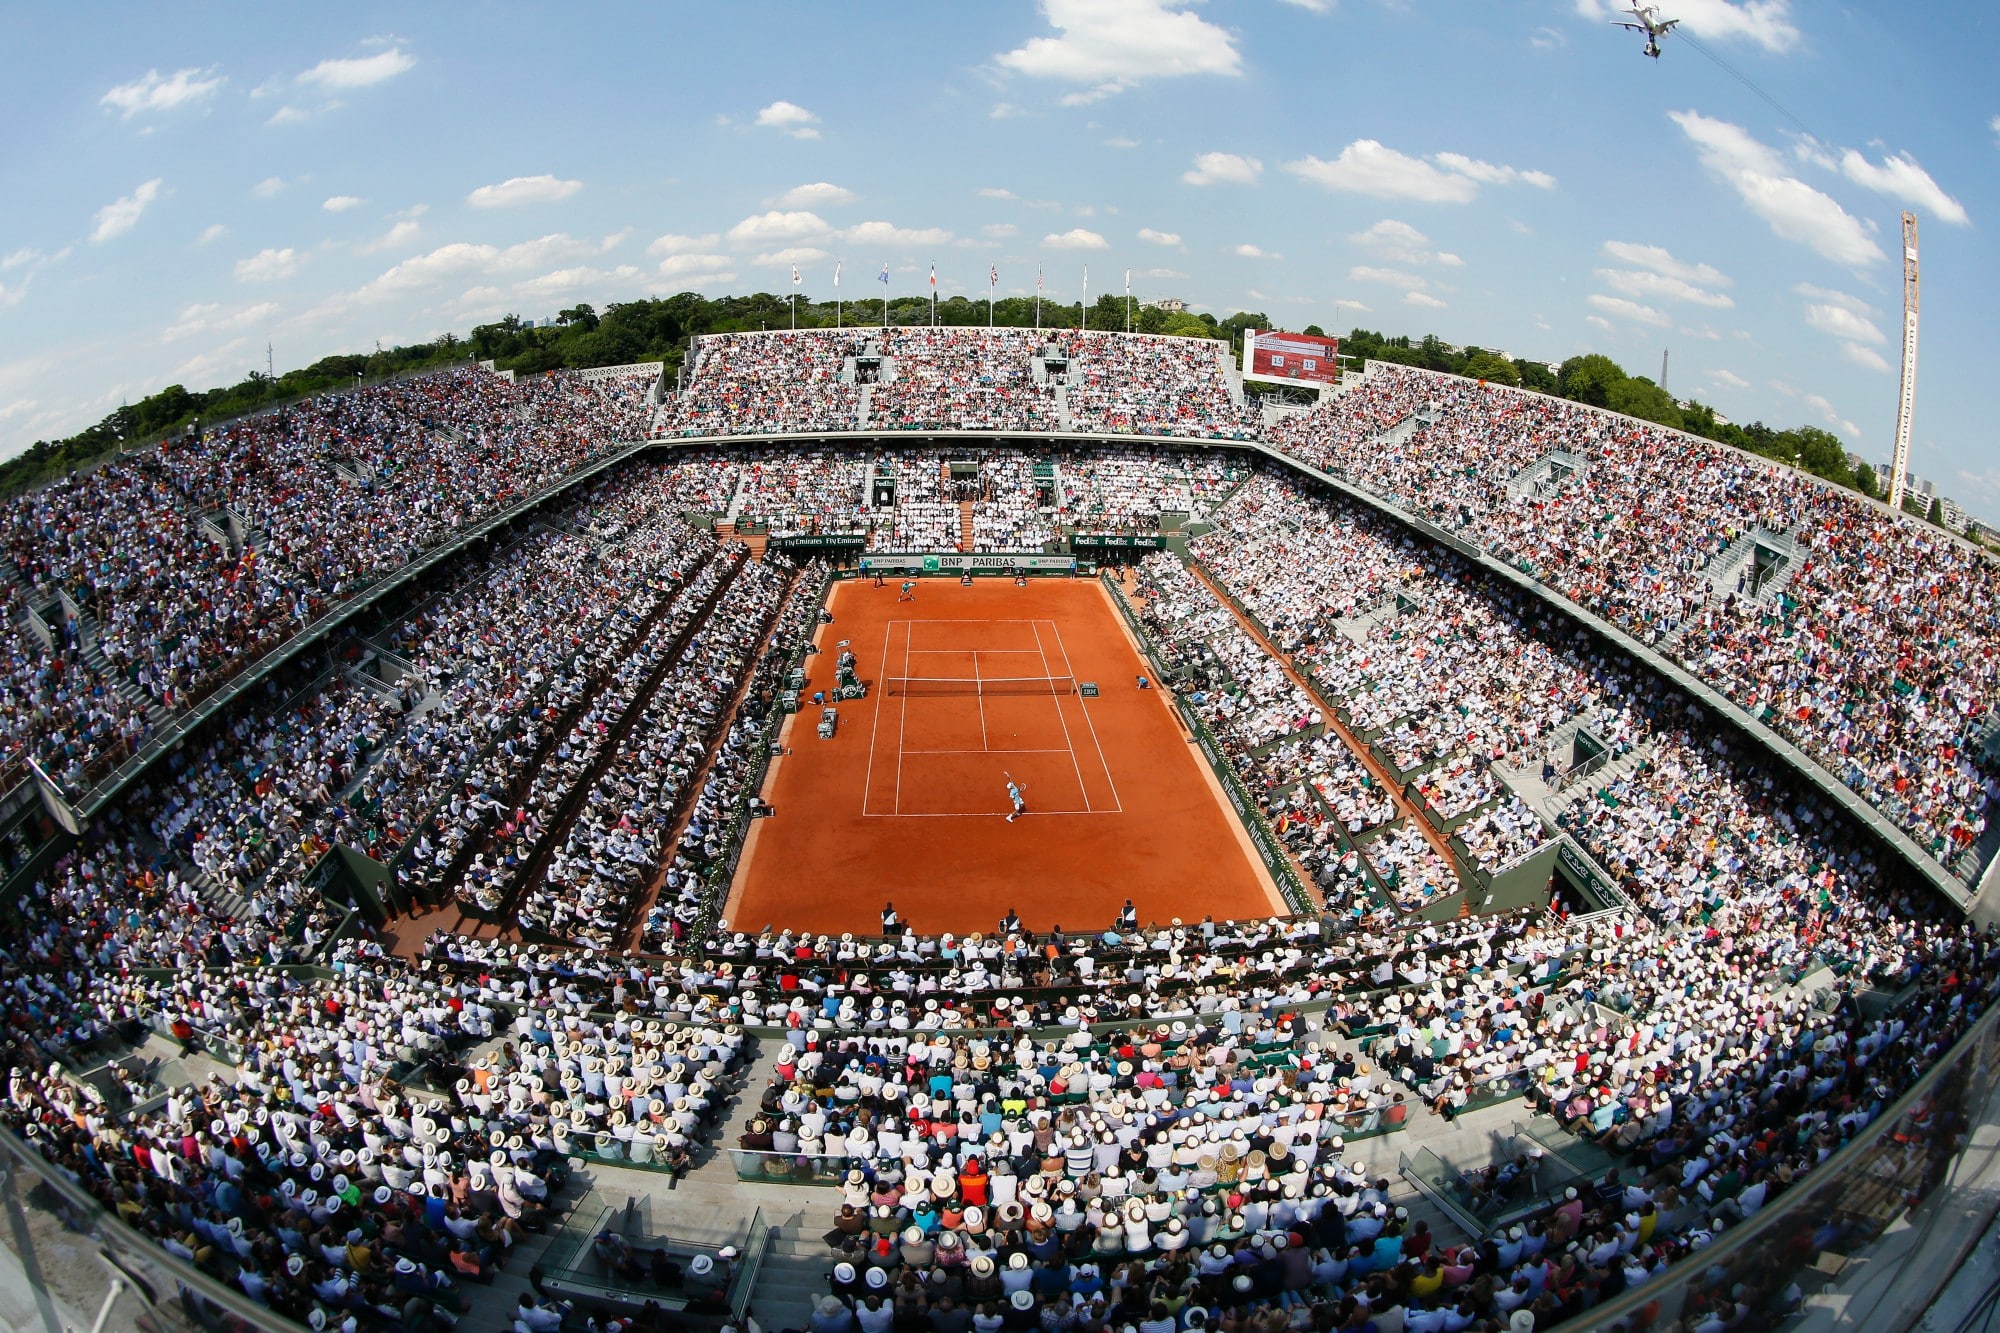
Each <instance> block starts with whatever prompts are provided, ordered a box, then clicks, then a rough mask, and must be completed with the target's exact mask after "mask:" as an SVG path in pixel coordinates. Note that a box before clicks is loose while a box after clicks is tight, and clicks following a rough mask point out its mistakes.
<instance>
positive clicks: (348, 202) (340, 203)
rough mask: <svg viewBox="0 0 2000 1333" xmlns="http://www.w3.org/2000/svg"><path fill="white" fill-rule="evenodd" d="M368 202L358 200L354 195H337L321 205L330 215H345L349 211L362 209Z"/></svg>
mask: <svg viewBox="0 0 2000 1333" xmlns="http://www.w3.org/2000/svg"><path fill="white" fill-rule="evenodd" d="M367 202H368V201H367V200H366V199H360V198H356V197H355V196H354V195H351V194H336V195H334V196H333V197H332V198H330V199H328V200H326V201H325V202H323V203H321V204H320V207H321V208H324V209H325V210H326V211H327V212H329V213H345V212H346V211H347V210H348V209H350V208H359V207H361V205H363V204H365V203H367Z"/></svg>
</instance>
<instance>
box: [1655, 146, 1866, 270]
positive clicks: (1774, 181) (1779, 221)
mask: <svg viewBox="0 0 2000 1333" xmlns="http://www.w3.org/2000/svg"><path fill="white" fill-rule="evenodd" d="M1668 114H1669V115H1670V116H1671V117H1672V119H1673V122H1674V123H1675V124H1676V125H1679V126H1680V127H1681V131H1682V132H1683V133H1684V134H1686V135H1687V136H1688V139H1689V140H1690V141H1691V142H1692V143H1693V144H1694V146H1695V152H1696V155H1697V156H1698V157H1699V158H1700V159H1701V163H1702V165H1703V166H1705V167H1707V168H1708V169H1709V171H1711V172H1713V173H1714V174H1715V175H1716V176H1717V177H1719V178H1720V179H1721V180H1722V181H1723V182H1725V183H1726V184H1727V185H1729V187H1730V188H1732V189H1733V190H1735V191H1736V193H1737V195H1738V196H1739V197H1741V198H1742V200H1743V203H1744V205H1745V206H1746V207H1748V208H1749V210H1750V211H1751V212H1753V213H1755V214H1756V215H1757V216H1758V217H1760V218H1762V219H1764V221H1765V223H1766V224H1767V225H1768V226H1769V227H1770V228H1771V230H1772V232H1773V233H1774V234H1776V235H1777V236H1779V237H1780V238H1781V239H1784V240H1787V241H1796V242H1798V243H1799V244H1801V245H1804V246H1807V247H1809V248H1810V249H1812V250H1813V251H1815V252H1816V253H1818V254H1819V255H1821V256H1822V257H1824V258H1826V259H1830V260H1832V261H1833V262H1834V263H1836V264H1845V265H1848V266H1850V267H1856V266H1859V265H1862V264H1867V263H1871V262H1878V261H1880V260H1881V259H1882V258H1883V254H1882V248H1881V247H1880V246H1879V245H1877V244H1876V243H1875V241H1874V239H1873V238H1872V237H1871V236H1869V234H1868V232H1867V229H1866V228H1864V227H1863V226H1862V225H1861V223H1860V222H1858V221H1857V220H1855V218H1854V217H1853V216H1852V215H1851V214H1850V213H1848V211H1847V210H1846V209H1844V208H1842V207H1841V206H1840V205H1839V204H1837V203H1835V202H1834V201H1833V200H1832V199H1831V198H1829V197H1828V196H1827V195H1824V194H1822V193H1820V192H1819V191H1818V190H1815V189H1814V188H1813V187H1812V186H1810V185H1808V184H1806V183H1805V182H1804V181H1802V180H1800V179H1799V178H1798V177H1796V176H1793V175H1791V174H1790V173H1789V172H1787V171H1786V169H1785V165H1784V161H1783V159H1782V158H1780V157H1779V155H1778V154H1777V153H1776V152H1775V151H1774V150H1772V149H1771V148H1769V147H1767V146H1766V145H1764V144H1762V143H1760V142H1758V141H1757V140H1756V139H1754V138H1752V137H1751V136H1750V135H1749V134H1748V133H1747V132H1745V131H1744V129H1743V128H1742V127H1741V126H1738V125H1732V124H1730V123H1729V122H1728V121H1725V120H1714V119H1711V118H1710V117H1708V116H1704V115H1702V114H1701V113H1700V112H1697V111H1674V112H1669V113H1668Z"/></svg>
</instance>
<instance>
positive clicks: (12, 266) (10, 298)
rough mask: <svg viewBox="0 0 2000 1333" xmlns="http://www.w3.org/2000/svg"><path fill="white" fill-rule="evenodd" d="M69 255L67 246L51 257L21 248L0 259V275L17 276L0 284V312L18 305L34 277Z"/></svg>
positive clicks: (27, 248) (37, 251) (30, 249)
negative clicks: (9, 274) (10, 274)
mask: <svg viewBox="0 0 2000 1333" xmlns="http://www.w3.org/2000/svg"><path fill="white" fill-rule="evenodd" d="M69 255H70V247H69V246H64V247H63V248H62V249H60V250H58V251H56V252H55V253H54V254H52V255H51V254H44V253H43V252H42V251H40V250H36V249H32V248H29V247H23V248H21V249H19V250H15V251H13V252H11V253H10V254H8V255H7V256H6V257H5V258H0V273H12V274H17V275H18V276H17V277H15V278H14V279H13V281H12V282H0V310H5V309H7V308H8V307H10V306H15V305H19V304H20V302H21V299H22V298H23V297H25V296H26V295H27V294H28V287H29V286H30V284H32V283H33V282H34V280H35V275H36V274H38V273H40V272H41V271H42V270H43V269H45V268H48V267H49V266H50V265H53V264H60V263H61V262H62V261H63V260H65V259H68V258H69Z"/></svg>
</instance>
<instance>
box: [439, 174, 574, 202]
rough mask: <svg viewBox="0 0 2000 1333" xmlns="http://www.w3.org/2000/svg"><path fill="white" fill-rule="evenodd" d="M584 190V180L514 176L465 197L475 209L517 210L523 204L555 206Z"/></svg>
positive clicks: (482, 187)
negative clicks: (557, 202)
mask: <svg viewBox="0 0 2000 1333" xmlns="http://www.w3.org/2000/svg"><path fill="white" fill-rule="evenodd" d="M582 188H583V182H582V181H566V180H561V179H558V178H557V177H555V176H550V175H541V176H511V177H509V178H508V179H506V180H504V181H501V182H500V183H499V184H498V185H482V186H480V187H479V188H478V189H476V190H474V191H473V192H472V193H471V194H468V195H466V196H465V202H466V203H468V204H471V205H472V206H473V207H474V208H513V207H516V206H517V205H520V204H553V203H555V202H556V201H557V200H560V199H567V198H569V197H570V196H571V195H573V194H575V193H576V192H577V191H578V190H581V189H582Z"/></svg>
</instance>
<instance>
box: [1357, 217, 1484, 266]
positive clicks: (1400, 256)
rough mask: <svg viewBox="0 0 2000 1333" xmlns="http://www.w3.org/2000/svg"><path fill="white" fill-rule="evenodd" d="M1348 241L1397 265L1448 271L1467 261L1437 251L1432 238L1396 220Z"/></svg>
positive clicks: (1386, 219) (1382, 222)
mask: <svg viewBox="0 0 2000 1333" xmlns="http://www.w3.org/2000/svg"><path fill="white" fill-rule="evenodd" d="M1347 239H1348V240H1350V241H1352V242H1353V243H1354V244H1356V245H1358V246H1361V247H1362V248H1363V249H1365V250H1368V251H1369V252H1371V253H1372V254H1374V255H1376V256H1377V257H1379V258H1382V259H1386V260H1389V261H1391V262H1393V263H1397V264H1437V265H1440V266H1441V267H1444V268H1463V267H1464V266H1465V261H1464V260H1463V259H1460V258H1459V257H1458V256H1457V255H1455V254H1452V253H1451V252H1450V251H1448V250H1433V249H1432V248H1431V238H1430V237H1428V236H1426V235H1424V234H1423V233H1422V232H1420V231H1418V230H1417V229H1416V228H1415V227H1412V226H1411V225H1410V224H1409V223H1407V222H1399V221H1397V220H1396V219H1395V218H1383V219H1382V220H1381V221H1380V222H1378V223H1376V224H1375V225H1374V226H1372V227H1370V228H1369V229H1368V230H1366V231H1358V232H1355V233H1354V234H1353V235H1352V236H1349V237H1348V238H1347Z"/></svg>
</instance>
